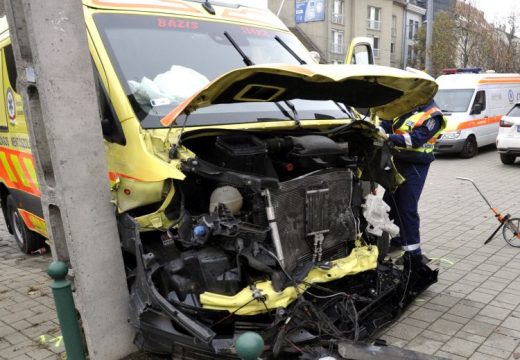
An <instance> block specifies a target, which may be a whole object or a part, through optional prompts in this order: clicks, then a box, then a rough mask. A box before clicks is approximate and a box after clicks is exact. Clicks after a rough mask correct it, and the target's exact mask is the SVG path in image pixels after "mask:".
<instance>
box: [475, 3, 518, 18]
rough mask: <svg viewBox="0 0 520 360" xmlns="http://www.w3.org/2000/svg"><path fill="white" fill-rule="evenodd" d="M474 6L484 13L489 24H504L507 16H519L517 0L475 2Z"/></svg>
mask: <svg viewBox="0 0 520 360" xmlns="http://www.w3.org/2000/svg"><path fill="white" fill-rule="evenodd" d="M475 5H476V7H477V8H479V9H480V10H482V11H484V15H485V16H486V20H487V21H488V22H490V23H496V22H499V23H505V22H506V20H507V17H508V15H509V14H511V13H513V12H515V13H516V14H517V15H520V1H518V0H475Z"/></svg>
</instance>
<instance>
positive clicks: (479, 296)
mask: <svg viewBox="0 0 520 360" xmlns="http://www.w3.org/2000/svg"><path fill="white" fill-rule="evenodd" d="M479 289H480V288H478V289H477V290H475V291H473V292H471V293H470V294H468V295H467V296H466V299H468V300H473V301H480V302H483V303H486V304H487V303H489V302H490V301H491V300H493V298H495V294H487V293H485V292H483V291H479Z"/></svg>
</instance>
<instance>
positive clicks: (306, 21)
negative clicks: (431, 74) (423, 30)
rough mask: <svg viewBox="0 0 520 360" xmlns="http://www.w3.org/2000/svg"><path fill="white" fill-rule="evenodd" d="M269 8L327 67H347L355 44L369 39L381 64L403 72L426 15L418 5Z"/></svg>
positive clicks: (347, 2)
mask: <svg viewBox="0 0 520 360" xmlns="http://www.w3.org/2000/svg"><path fill="white" fill-rule="evenodd" d="M268 6H269V8H270V9H271V11H273V12H274V13H277V14H278V16H279V17H280V19H281V20H282V21H283V22H284V23H285V24H286V25H287V26H288V27H289V28H290V29H291V31H293V32H294V33H295V35H296V36H298V37H299V38H300V40H302V42H303V43H304V44H305V45H306V46H307V48H308V49H309V50H314V51H317V52H318V53H319V54H320V56H321V59H322V62H325V63H343V62H344V61H345V56H346V53H347V51H348V44H349V43H350V41H351V40H352V39H353V38H354V37H357V36H368V37H370V38H371V39H372V41H373V47H374V55H375V62H376V64H380V65H386V66H393V67H399V68H403V67H405V66H406V65H407V64H408V58H410V59H412V60H413V56H414V54H413V51H410V49H412V50H413V41H414V40H413V39H414V37H415V34H416V32H417V30H418V28H419V26H420V25H421V24H422V17H423V16H424V14H425V13H426V9H425V8H424V7H421V6H419V5H418V3H417V1H416V0H268ZM410 36H411V38H410ZM410 46H411V47H410Z"/></svg>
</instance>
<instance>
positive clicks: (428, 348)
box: [405, 336, 443, 355]
mask: <svg viewBox="0 0 520 360" xmlns="http://www.w3.org/2000/svg"><path fill="white" fill-rule="evenodd" d="M442 344H443V343H442V342H440V341H435V340H431V339H428V338H425V337H423V336H417V337H416V338H415V339H413V340H412V341H410V342H409V343H408V344H407V345H406V346H405V348H406V349H410V350H414V351H418V352H421V353H425V354H430V355H432V354H434V353H435V352H436V351H437V350H439V348H440V347H441V346H442Z"/></svg>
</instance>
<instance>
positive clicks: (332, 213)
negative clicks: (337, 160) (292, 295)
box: [271, 170, 356, 271]
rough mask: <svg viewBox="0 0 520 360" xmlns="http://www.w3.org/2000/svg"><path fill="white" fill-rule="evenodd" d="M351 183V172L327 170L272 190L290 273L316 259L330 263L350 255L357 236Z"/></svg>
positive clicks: (286, 265) (272, 198)
mask: <svg viewBox="0 0 520 360" xmlns="http://www.w3.org/2000/svg"><path fill="white" fill-rule="evenodd" d="M352 181H353V180H352V172H351V171H350V170H328V171H327V170H324V171H320V172H317V173H313V174H310V175H307V176H303V177H299V178H296V179H293V180H290V181H286V182H283V183H281V184H280V187H279V188H278V189H275V190H271V201H272V204H273V208H274V212H275V216H276V222H277V224H278V231H279V234H280V239H281V244H282V251H283V255H284V258H285V267H286V269H287V270H289V271H292V270H294V269H295V268H296V266H297V265H298V264H302V263H304V262H307V261H311V260H313V259H314V260H316V261H318V260H321V261H327V260H334V259H337V258H340V257H344V256H346V255H347V253H346V252H347V246H346V243H347V241H353V240H355V235H356V234H355V219H354V214H353V213H352V209H351V196H352ZM320 239H321V244H320V241H319V240H320ZM317 240H318V241H317ZM317 243H318V247H317V246H316V245H317ZM317 248H318V249H319V251H317ZM317 252H319V253H320V255H321V259H319V258H317V257H316V253H317Z"/></svg>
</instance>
